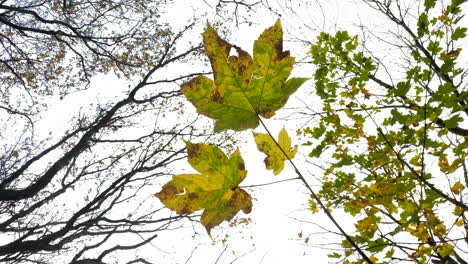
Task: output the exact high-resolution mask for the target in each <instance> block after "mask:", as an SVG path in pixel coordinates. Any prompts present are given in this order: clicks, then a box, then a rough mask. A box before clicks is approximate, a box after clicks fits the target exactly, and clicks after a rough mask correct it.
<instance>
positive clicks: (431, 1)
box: [424, 0, 436, 11]
mask: <svg viewBox="0 0 468 264" xmlns="http://www.w3.org/2000/svg"><path fill="white" fill-rule="evenodd" d="M435 4H436V1H435V0H424V7H425V8H426V11H427V10H429V9H431V8H434V7H435Z"/></svg>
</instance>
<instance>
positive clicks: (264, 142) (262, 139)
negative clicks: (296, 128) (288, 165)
mask: <svg viewBox="0 0 468 264" xmlns="http://www.w3.org/2000/svg"><path fill="white" fill-rule="evenodd" d="M253 135H254V138H255V143H257V148H258V150H260V151H261V152H263V153H265V154H266V155H267V157H266V158H265V165H266V168H267V169H268V170H273V174H275V175H278V174H279V173H280V172H281V171H282V170H283V168H284V161H286V160H287V158H286V157H285V156H284V153H283V152H282V151H281V149H280V148H278V146H277V145H276V143H275V141H274V140H273V139H272V138H271V137H270V135H268V134H263V133H255V132H253ZM278 144H279V145H280V146H281V148H282V149H283V150H284V152H286V154H287V155H288V157H289V158H290V159H292V158H294V156H295V155H296V153H297V146H294V147H291V138H290V137H289V135H288V132H286V130H285V129H284V128H283V129H281V131H280V133H279V135H278Z"/></svg>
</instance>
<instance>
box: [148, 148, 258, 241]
mask: <svg viewBox="0 0 468 264" xmlns="http://www.w3.org/2000/svg"><path fill="white" fill-rule="evenodd" d="M185 143H186V145H187V152H188V162H189V163H190V165H191V166H192V167H193V168H194V169H196V170H197V171H199V172H200V173H201V174H180V175H175V176H173V178H172V180H171V181H169V182H168V183H166V184H165V185H164V186H163V187H162V190H161V191H160V192H159V193H156V194H155V196H156V197H158V198H159V199H160V200H161V202H162V203H163V204H164V205H165V206H166V207H167V208H169V209H171V210H173V211H176V213H178V214H190V213H193V212H195V211H198V210H202V209H205V210H204V211H203V214H202V216H201V223H202V224H203V225H204V226H205V228H206V231H207V232H208V234H209V235H210V236H211V234H210V231H211V229H212V228H213V227H214V226H217V225H219V224H220V223H221V222H222V221H224V220H226V221H230V220H231V219H232V218H233V217H234V216H235V215H236V214H237V212H239V210H242V211H243V212H244V213H246V214H248V213H250V211H251V210H252V198H251V197H250V195H249V194H248V193H247V192H245V191H244V190H242V189H240V188H238V185H239V183H240V182H242V181H243V180H244V179H245V177H246V175H247V171H246V170H245V166H244V160H243V159H242V157H241V155H240V152H239V150H236V151H235V152H234V153H233V154H232V155H231V157H230V158H228V157H227V156H226V154H224V152H222V151H221V150H220V149H219V148H218V147H217V146H212V145H207V144H192V143H190V142H188V141H186V142H185Z"/></svg>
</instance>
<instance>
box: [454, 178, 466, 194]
mask: <svg viewBox="0 0 468 264" xmlns="http://www.w3.org/2000/svg"><path fill="white" fill-rule="evenodd" d="M463 189H465V185H463V184H462V183H461V182H460V181H457V182H456V183H455V184H454V185H453V186H452V187H450V190H451V191H452V192H453V193H454V194H456V195H458V194H460V193H461V191H463Z"/></svg>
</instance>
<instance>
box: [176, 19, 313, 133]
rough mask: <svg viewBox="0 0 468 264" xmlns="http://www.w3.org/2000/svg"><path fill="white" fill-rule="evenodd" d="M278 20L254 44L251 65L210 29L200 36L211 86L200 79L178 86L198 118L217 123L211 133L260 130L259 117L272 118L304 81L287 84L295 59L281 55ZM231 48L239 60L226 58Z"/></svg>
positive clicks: (248, 59)
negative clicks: (211, 70)
mask: <svg viewBox="0 0 468 264" xmlns="http://www.w3.org/2000/svg"><path fill="white" fill-rule="evenodd" d="M282 38H283V30H282V27H281V23H280V21H279V20H278V21H277V22H276V24H275V25H274V26H273V27H270V28H268V29H266V30H265V31H264V32H263V33H262V34H261V35H260V37H259V38H258V39H257V40H256V41H255V43H254V49H253V59H252V57H251V56H250V55H249V54H248V53H247V52H246V51H244V50H242V49H240V48H239V47H236V46H234V45H231V44H229V43H228V42H226V41H225V40H223V39H221V38H220V37H219V36H218V34H217V32H216V30H215V29H214V28H212V27H211V26H210V25H208V27H207V29H206V31H205V32H204V33H203V41H204V44H205V50H206V53H207V55H208V57H209V58H210V62H211V66H212V68H213V73H214V81H213V80H211V79H209V78H207V77H205V76H198V77H196V78H194V79H192V80H190V81H189V82H187V83H185V84H183V85H182V86H181V88H182V92H183V93H184V95H185V96H186V97H187V99H188V100H189V101H190V102H191V103H192V104H193V105H194V106H195V107H196V108H197V111H198V113H200V114H203V115H205V116H208V117H210V118H213V119H215V120H216V122H215V127H214V131H215V132H219V131H223V130H227V129H232V130H236V131H242V130H245V129H248V128H255V127H257V126H258V124H259V121H258V115H260V116H262V117H264V118H270V117H272V116H273V115H274V114H275V111H276V110H278V109H280V108H281V107H283V106H284V105H285V104H286V102H287V100H288V98H289V96H290V95H291V94H292V93H294V92H295V91H296V90H297V89H298V88H299V86H301V85H302V84H303V83H304V82H305V81H306V80H308V79H307V78H291V79H289V80H288V77H289V75H290V73H291V70H292V68H293V64H294V58H293V57H291V56H290V55H289V51H283V39H282ZM232 48H235V49H236V51H237V54H238V55H237V56H229V54H230V51H231V49H232Z"/></svg>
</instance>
